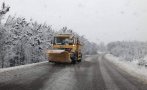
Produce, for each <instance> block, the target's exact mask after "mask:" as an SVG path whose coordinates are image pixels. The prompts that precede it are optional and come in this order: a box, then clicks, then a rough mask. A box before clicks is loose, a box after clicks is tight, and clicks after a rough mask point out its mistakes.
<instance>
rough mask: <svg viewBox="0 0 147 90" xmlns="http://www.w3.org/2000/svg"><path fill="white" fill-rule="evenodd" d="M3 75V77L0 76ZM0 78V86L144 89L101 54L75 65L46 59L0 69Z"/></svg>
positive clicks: (18, 89) (14, 89)
mask: <svg viewBox="0 0 147 90" xmlns="http://www.w3.org/2000/svg"><path fill="white" fill-rule="evenodd" d="M11 75H14V77H11ZM3 77H6V78H5V79H3V80H2V78H3ZM10 77H11V79H9V78H10ZM0 78H1V79H0V90H147V85H145V84H143V82H140V81H139V80H137V79H136V78H134V77H132V76H130V75H128V74H127V73H126V72H124V71H122V70H120V69H119V68H118V67H116V66H115V65H113V64H112V63H111V62H109V61H108V60H106V59H105V57H104V55H93V56H88V57H87V58H85V59H84V60H83V61H82V62H81V63H77V64H75V65H73V64H53V63H48V62H46V63H42V64H40V65H37V66H33V67H31V68H27V69H23V70H22V69H19V70H12V71H9V72H1V73H0Z"/></svg>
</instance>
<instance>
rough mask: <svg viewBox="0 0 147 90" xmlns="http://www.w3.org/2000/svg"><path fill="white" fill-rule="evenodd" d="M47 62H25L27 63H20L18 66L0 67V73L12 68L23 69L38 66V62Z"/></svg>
mask: <svg viewBox="0 0 147 90" xmlns="http://www.w3.org/2000/svg"><path fill="white" fill-rule="evenodd" d="M47 62H48V61H44V62H39V63H32V64H27V65H20V66H15V67H9V68H0V73H3V72H8V71H12V70H18V69H22V68H23V69H25V68H31V67H34V66H38V65H40V64H44V63H47Z"/></svg>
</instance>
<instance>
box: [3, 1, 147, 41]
mask: <svg viewBox="0 0 147 90" xmlns="http://www.w3.org/2000/svg"><path fill="white" fill-rule="evenodd" d="M3 1H5V2H6V4H8V5H9V6H10V7H11V8H10V12H9V13H8V14H7V15H16V16H22V17H25V18H27V19H30V18H32V19H33V20H34V21H35V20H36V21H38V22H40V23H44V22H46V23H47V24H48V25H52V27H53V28H55V29H56V30H59V29H60V28H62V27H63V26H67V27H68V28H70V29H73V30H74V31H75V32H78V33H79V34H80V35H85V36H86V38H87V39H89V40H90V41H94V42H97V43H98V42H100V41H103V42H106V43H108V42H110V41H116V40H120V41H121V40H139V41H147V25H146V24H147V0H0V4H1V3H2V2H3Z"/></svg>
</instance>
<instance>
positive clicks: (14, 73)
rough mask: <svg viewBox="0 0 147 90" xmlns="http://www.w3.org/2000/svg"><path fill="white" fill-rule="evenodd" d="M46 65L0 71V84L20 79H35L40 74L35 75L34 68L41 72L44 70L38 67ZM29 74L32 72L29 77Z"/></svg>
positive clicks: (34, 64)
mask: <svg viewBox="0 0 147 90" xmlns="http://www.w3.org/2000/svg"><path fill="white" fill-rule="evenodd" d="M46 64H48V61H44V62H39V63H33V64H27V65H21V66H15V67H10V68H3V69H0V83H3V82H7V81H13V80H17V79H18V78H21V77H28V78H30V79H33V78H36V77H37V76H39V75H40V72H39V73H35V71H36V68H37V69H38V70H40V71H42V72H43V70H44V68H43V67H40V66H43V65H46ZM30 72H34V75H31V73H30ZM36 75H37V76H36ZM31 77H32V78H31Z"/></svg>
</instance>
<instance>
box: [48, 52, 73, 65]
mask: <svg viewBox="0 0 147 90" xmlns="http://www.w3.org/2000/svg"><path fill="white" fill-rule="evenodd" d="M48 60H49V62H57V63H58V62H59V63H71V59H70V53H68V52H67V51H64V50H49V51H48Z"/></svg>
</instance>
